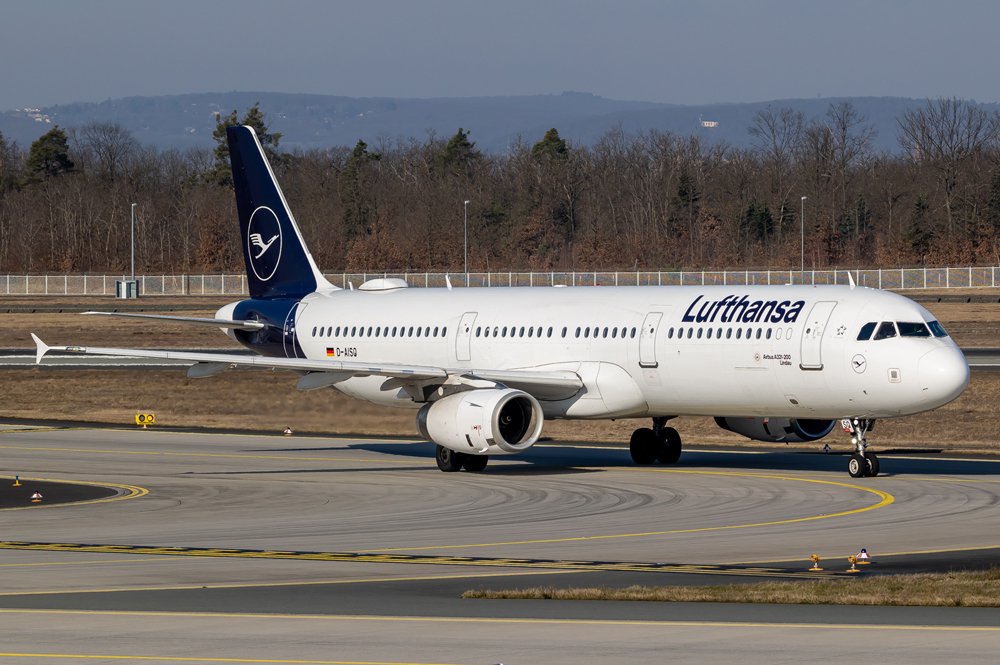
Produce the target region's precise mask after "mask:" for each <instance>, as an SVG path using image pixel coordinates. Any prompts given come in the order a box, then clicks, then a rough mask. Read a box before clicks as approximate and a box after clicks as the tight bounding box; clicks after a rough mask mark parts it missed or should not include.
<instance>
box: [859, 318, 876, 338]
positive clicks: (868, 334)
mask: <svg viewBox="0 0 1000 665" xmlns="http://www.w3.org/2000/svg"><path fill="white" fill-rule="evenodd" d="M877 325H878V324H877V323H876V322H875V321H869V322H868V323H866V324H865V325H863V326H861V332H859V333H858V341H859V342H867V341H868V340H870V339H871V338H872V333H873V332H875V326H877Z"/></svg>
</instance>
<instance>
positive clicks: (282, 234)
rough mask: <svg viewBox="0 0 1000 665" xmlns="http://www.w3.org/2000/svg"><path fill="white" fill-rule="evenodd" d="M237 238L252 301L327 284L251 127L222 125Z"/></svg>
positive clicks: (304, 292) (303, 292)
mask: <svg viewBox="0 0 1000 665" xmlns="http://www.w3.org/2000/svg"><path fill="white" fill-rule="evenodd" d="M226 139H227V140H228V142H229V160H230V163H231V164H232V167H233V186H234V188H235V189H236V208H237V210H238V212H239V217H240V238H241V240H242V245H243V259H244V261H245V262H246V268H247V286H248V287H249V290H250V296H251V297H252V298H301V297H303V296H305V295H307V294H309V293H312V292H313V291H315V290H316V289H317V288H324V287H326V288H329V287H330V284H329V283H328V282H327V281H326V279H325V278H324V277H323V275H322V273H320V271H319V269H318V268H317V267H316V263H315V262H314V261H313V258H312V255H311V254H309V250H308V249H307V248H306V244H305V242H304V241H303V240H302V234H301V233H299V228H298V226H296V224H295V217H293V216H292V211H291V210H289V209H288V203H287V202H286V201H285V197H284V195H283V194H282V193H281V188H280V187H279V186H278V181H277V180H275V178H274V172H273V171H272V170H271V165H270V164H268V162H267V158H266V157H265V156H264V150H263V148H261V145H260V141H258V140H257V135H256V134H255V133H254V131H253V129H251V128H250V127H226Z"/></svg>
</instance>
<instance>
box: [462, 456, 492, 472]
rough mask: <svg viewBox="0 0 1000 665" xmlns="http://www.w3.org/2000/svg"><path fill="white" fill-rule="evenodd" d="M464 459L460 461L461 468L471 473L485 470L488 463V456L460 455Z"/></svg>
mask: <svg viewBox="0 0 1000 665" xmlns="http://www.w3.org/2000/svg"><path fill="white" fill-rule="evenodd" d="M459 454H460V455H462V457H464V458H465V459H464V460H462V467H463V468H464V469H465V470H466V471H471V472H473V473H479V472H480V471H484V470H486V465H487V464H488V463H489V461H490V456H489V455H466V454H462V453H459Z"/></svg>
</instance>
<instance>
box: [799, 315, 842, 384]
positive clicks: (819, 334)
mask: <svg viewBox="0 0 1000 665" xmlns="http://www.w3.org/2000/svg"><path fill="white" fill-rule="evenodd" d="M836 306H837V303H836V302H832V301H824V302H818V303H816V304H815V305H813V308H812V311H810V312H809V316H808V317H807V318H806V322H805V325H804V326H803V327H802V344H801V346H800V352H801V360H800V361H799V367H800V368H801V369H810V370H818V369H823V333H824V331H825V330H826V325H827V323H828V322H829V321H830V315H831V314H833V309H834V308H835V307H836Z"/></svg>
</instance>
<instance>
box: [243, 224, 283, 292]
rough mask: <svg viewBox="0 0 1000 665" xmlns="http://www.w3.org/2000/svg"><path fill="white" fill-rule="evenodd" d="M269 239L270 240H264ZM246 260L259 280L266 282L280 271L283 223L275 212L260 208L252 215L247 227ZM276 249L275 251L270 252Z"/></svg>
mask: <svg viewBox="0 0 1000 665" xmlns="http://www.w3.org/2000/svg"><path fill="white" fill-rule="evenodd" d="M264 238H268V240H264ZM246 243H247V244H246V259H247V263H249V264H250V269H251V271H253V274H254V275H256V277H257V279H259V280H260V281H262V282H266V281H268V280H269V279H271V278H272V277H274V274H275V273H276V272H277V271H278V264H279V263H280V262H281V243H282V237H281V223H280V222H279V221H278V216H277V215H275V214H274V211H273V210H271V209H270V208H268V207H267V206H260V207H259V208H257V209H256V210H254V211H253V214H252V215H250V223H249V224H248V225H247V240H246ZM272 247H274V250H275V251H273V252H272V251H270V250H271V248H272Z"/></svg>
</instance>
